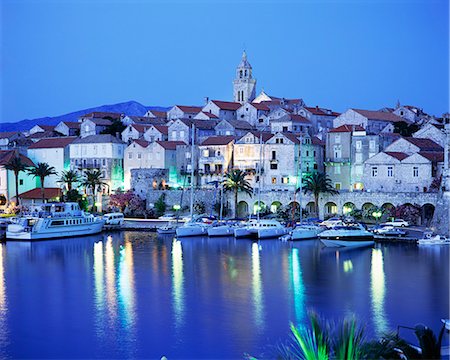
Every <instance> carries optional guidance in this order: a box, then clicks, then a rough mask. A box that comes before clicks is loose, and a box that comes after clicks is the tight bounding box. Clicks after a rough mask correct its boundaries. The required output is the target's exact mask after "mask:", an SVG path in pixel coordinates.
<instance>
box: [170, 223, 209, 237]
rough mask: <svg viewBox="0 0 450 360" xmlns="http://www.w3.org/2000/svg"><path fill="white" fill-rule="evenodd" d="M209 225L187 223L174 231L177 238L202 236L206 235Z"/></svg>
mask: <svg viewBox="0 0 450 360" xmlns="http://www.w3.org/2000/svg"><path fill="white" fill-rule="evenodd" d="M210 227H211V225H210V224H205V223H203V222H187V223H185V224H184V225H183V226H180V227H178V228H177V229H176V234H177V237H188V236H203V235H208V228H210Z"/></svg>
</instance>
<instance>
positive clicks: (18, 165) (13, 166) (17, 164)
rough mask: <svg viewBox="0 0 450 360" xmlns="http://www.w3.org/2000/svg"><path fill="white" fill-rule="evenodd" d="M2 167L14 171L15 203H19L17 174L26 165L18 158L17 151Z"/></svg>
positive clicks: (24, 169) (23, 169) (25, 167)
mask: <svg viewBox="0 0 450 360" xmlns="http://www.w3.org/2000/svg"><path fill="white" fill-rule="evenodd" d="M3 167H4V168H5V169H6V170H9V171H12V172H13V173H14V182H15V185H16V202H17V205H20V198H19V174H20V172H24V171H26V170H27V168H28V167H27V165H26V164H25V163H24V162H23V161H22V159H21V158H20V155H19V153H18V152H17V153H16V154H15V156H14V157H12V158H11V159H10V160H9V161H8V162H7V163H6V164H5V165H3Z"/></svg>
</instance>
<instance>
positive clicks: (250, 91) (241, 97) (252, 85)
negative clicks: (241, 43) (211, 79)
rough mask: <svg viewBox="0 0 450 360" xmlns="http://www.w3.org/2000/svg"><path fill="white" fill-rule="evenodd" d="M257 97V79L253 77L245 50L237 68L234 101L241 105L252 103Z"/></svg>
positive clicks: (234, 82)
mask: <svg viewBox="0 0 450 360" xmlns="http://www.w3.org/2000/svg"><path fill="white" fill-rule="evenodd" d="M255 97H256V79H254V78H253V77H252V66H251V65H250V63H249V62H248V60H247V54H246V52H245V50H244V52H243V53H242V59H241V62H240V63H239V65H238V67H237V68H236V78H235V79H234V81H233V99H234V101H235V102H239V103H241V104H243V103H245V102H251V101H252V100H253V99H254V98H255Z"/></svg>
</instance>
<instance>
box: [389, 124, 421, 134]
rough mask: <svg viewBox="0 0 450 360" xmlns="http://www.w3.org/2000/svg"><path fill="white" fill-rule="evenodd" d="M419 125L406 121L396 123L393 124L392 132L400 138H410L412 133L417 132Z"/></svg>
mask: <svg viewBox="0 0 450 360" xmlns="http://www.w3.org/2000/svg"><path fill="white" fill-rule="evenodd" d="M419 128H420V127H419V125H417V124H409V123H407V122H406V121H398V122H395V123H394V132H395V133H397V134H400V135H401V136H412V134H413V133H415V132H416V131H418V130H419Z"/></svg>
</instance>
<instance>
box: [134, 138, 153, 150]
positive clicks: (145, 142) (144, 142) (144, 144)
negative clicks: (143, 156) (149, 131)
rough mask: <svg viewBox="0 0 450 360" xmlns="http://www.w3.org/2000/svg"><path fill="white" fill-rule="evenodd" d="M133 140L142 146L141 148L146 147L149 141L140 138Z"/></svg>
mask: <svg viewBox="0 0 450 360" xmlns="http://www.w3.org/2000/svg"><path fill="white" fill-rule="evenodd" d="M133 142H135V143H136V144H138V145H140V146H142V147H143V148H146V147H147V146H149V145H150V143H149V142H148V141H145V140H141V139H136V140H133Z"/></svg>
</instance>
